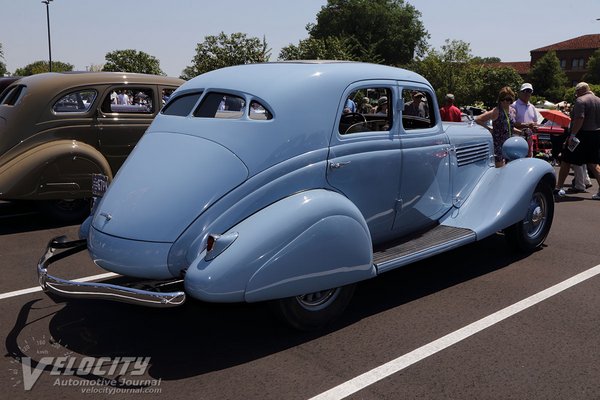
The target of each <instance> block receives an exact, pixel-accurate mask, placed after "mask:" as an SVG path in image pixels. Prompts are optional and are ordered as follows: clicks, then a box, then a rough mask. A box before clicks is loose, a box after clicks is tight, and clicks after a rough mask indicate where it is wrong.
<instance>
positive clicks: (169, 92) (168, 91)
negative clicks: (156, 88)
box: [160, 88, 175, 106]
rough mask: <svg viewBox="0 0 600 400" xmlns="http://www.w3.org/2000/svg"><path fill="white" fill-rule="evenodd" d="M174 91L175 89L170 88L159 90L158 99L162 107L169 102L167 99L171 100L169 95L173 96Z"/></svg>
mask: <svg viewBox="0 0 600 400" xmlns="http://www.w3.org/2000/svg"><path fill="white" fill-rule="evenodd" d="M174 91H175V89H172V88H168V89H167V88H163V89H162V90H161V93H160V98H161V99H162V105H163V106H164V105H165V104H167V101H169V99H170V98H171V95H172V94H173V92H174Z"/></svg>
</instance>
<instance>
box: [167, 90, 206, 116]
mask: <svg viewBox="0 0 600 400" xmlns="http://www.w3.org/2000/svg"><path fill="white" fill-rule="evenodd" d="M200 96H202V92H198V93H188V94H184V95H183V96H178V97H176V98H174V99H173V100H171V101H169V102H168V103H167V104H166V105H165V107H164V108H163V110H162V113H163V114H165V115H177V116H180V117H187V116H188V115H190V114H191V113H192V110H193V108H194V106H195V105H196V103H197V102H198V99H199V98H200Z"/></svg>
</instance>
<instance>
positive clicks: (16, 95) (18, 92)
mask: <svg viewBox="0 0 600 400" xmlns="http://www.w3.org/2000/svg"><path fill="white" fill-rule="evenodd" d="M24 93H25V86H23V85H18V86H14V87H12V88H7V89H6V90H5V91H4V92H2V98H0V105H3V106H4V105H6V106H14V105H15V104H16V103H17V101H18V100H19V99H20V98H21V96H22V95H23V94H24Z"/></svg>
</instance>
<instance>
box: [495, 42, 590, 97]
mask: <svg viewBox="0 0 600 400" xmlns="http://www.w3.org/2000/svg"><path fill="white" fill-rule="evenodd" d="M598 49H600V34H592V35H583V36H579V37H576V38H573V39H569V40H565V41H563V42H559V43H554V44H551V45H549V46H544V47H540V48H539V49H535V50H531V51H530V55H531V60H530V61H518V62H500V63H491V64H488V65H490V66H493V67H499V66H502V67H512V68H514V69H515V70H516V71H517V72H518V73H519V75H521V77H522V78H523V79H524V80H527V79H528V78H527V75H528V74H529V71H530V69H531V66H533V65H535V63H536V62H537V61H538V60H539V59H540V58H542V57H543V56H544V55H545V54H546V53H548V52H549V51H554V52H556V57H557V58H558V59H559V60H560V66H561V68H562V69H563V71H565V74H566V75H567V77H568V78H569V83H571V84H573V85H575V84H577V82H580V81H581V80H582V78H583V75H585V73H586V72H587V69H586V65H587V62H588V60H589V59H590V56H591V55H592V54H594V52H595V51H596V50H598Z"/></svg>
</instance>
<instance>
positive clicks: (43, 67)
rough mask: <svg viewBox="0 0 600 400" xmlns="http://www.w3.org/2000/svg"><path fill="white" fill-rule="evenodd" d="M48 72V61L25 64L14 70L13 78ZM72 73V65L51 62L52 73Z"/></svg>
mask: <svg viewBox="0 0 600 400" xmlns="http://www.w3.org/2000/svg"><path fill="white" fill-rule="evenodd" d="M48 71H50V68H48V61H36V62H33V63H31V64H27V65H26V66H24V67H22V68H17V69H16V70H15V73H14V75H15V76H29V75H35V74H41V73H43V72H48ZM66 71H73V64H69V63H64V62H62V61H52V72H66Z"/></svg>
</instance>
